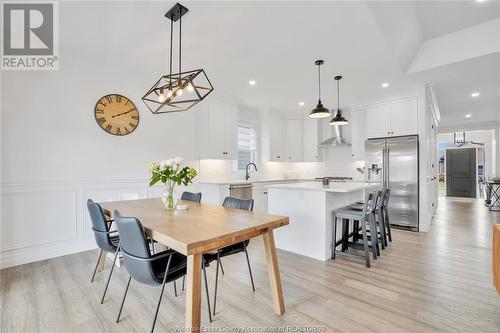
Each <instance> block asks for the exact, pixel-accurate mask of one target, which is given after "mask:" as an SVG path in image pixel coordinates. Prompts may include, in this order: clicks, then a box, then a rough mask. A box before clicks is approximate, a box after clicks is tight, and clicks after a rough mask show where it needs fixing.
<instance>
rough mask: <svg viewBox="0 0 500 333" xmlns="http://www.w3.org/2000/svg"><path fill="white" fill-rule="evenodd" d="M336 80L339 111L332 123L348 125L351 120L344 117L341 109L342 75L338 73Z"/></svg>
mask: <svg viewBox="0 0 500 333" xmlns="http://www.w3.org/2000/svg"><path fill="white" fill-rule="evenodd" d="M335 80H336V81H337V113H336V114H335V117H333V118H332V120H330V125H347V124H348V123H349V122H348V121H347V119H345V118H344V117H342V110H341V109H340V80H342V76H340V75H337V76H336V77H335Z"/></svg>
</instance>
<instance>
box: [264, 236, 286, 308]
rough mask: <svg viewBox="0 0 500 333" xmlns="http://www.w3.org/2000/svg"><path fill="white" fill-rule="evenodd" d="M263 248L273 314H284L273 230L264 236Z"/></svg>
mask: <svg viewBox="0 0 500 333" xmlns="http://www.w3.org/2000/svg"><path fill="white" fill-rule="evenodd" d="M263 236H264V246H265V249H266V259H267V270H268V271H269V279H270V281H271V292H272V294H273V303H274V312H276V313H277V314H279V315H282V314H283V313H285V302H284V300H283V290H282V289H281V277H280V268H279V266H278V255H277V254H276V246H275V245H274V234H273V230H272V229H270V230H268V231H267V232H266V233H265V234H264V235H263Z"/></svg>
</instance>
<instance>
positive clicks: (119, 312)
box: [116, 276, 132, 323]
mask: <svg viewBox="0 0 500 333" xmlns="http://www.w3.org/2000/svg"><path fill="white" fill-rule="evenodd" d="M130 280H132V277H131V276H130V277H129V278H128V282H127V288H125V293H124V294H123V298H122V304H121V305H120V311H118V317H117V318H116V323H118V322H119V321H120V316H121V314H122V310H123V304H125V297H127V292H128V287H129V286H130Z"/></svg>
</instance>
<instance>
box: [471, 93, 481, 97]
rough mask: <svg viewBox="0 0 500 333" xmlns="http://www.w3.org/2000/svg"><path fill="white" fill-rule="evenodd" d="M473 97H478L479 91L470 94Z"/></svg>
mask: <svg viewBox="0 0 500 333" xmlns="http://www.w3.org/2000/svg"><path fill="white" fill-rule="evenodd" d="M470 96H471V97H477V96H479V93H478V92H473V93H472V94H470Z"/></svg>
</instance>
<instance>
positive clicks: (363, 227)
mask: <svg viewBox="0 0 500 333" xmlns="http://www.w3.org/2000/svg"><path fill="white" fill-rule="evenodd" d="M361 233H362V235H363V247H364V250H365V263H366V267H368V268H370V254H369V250H368V237H367V236H366V223H365V221H361Z"/></svg>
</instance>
